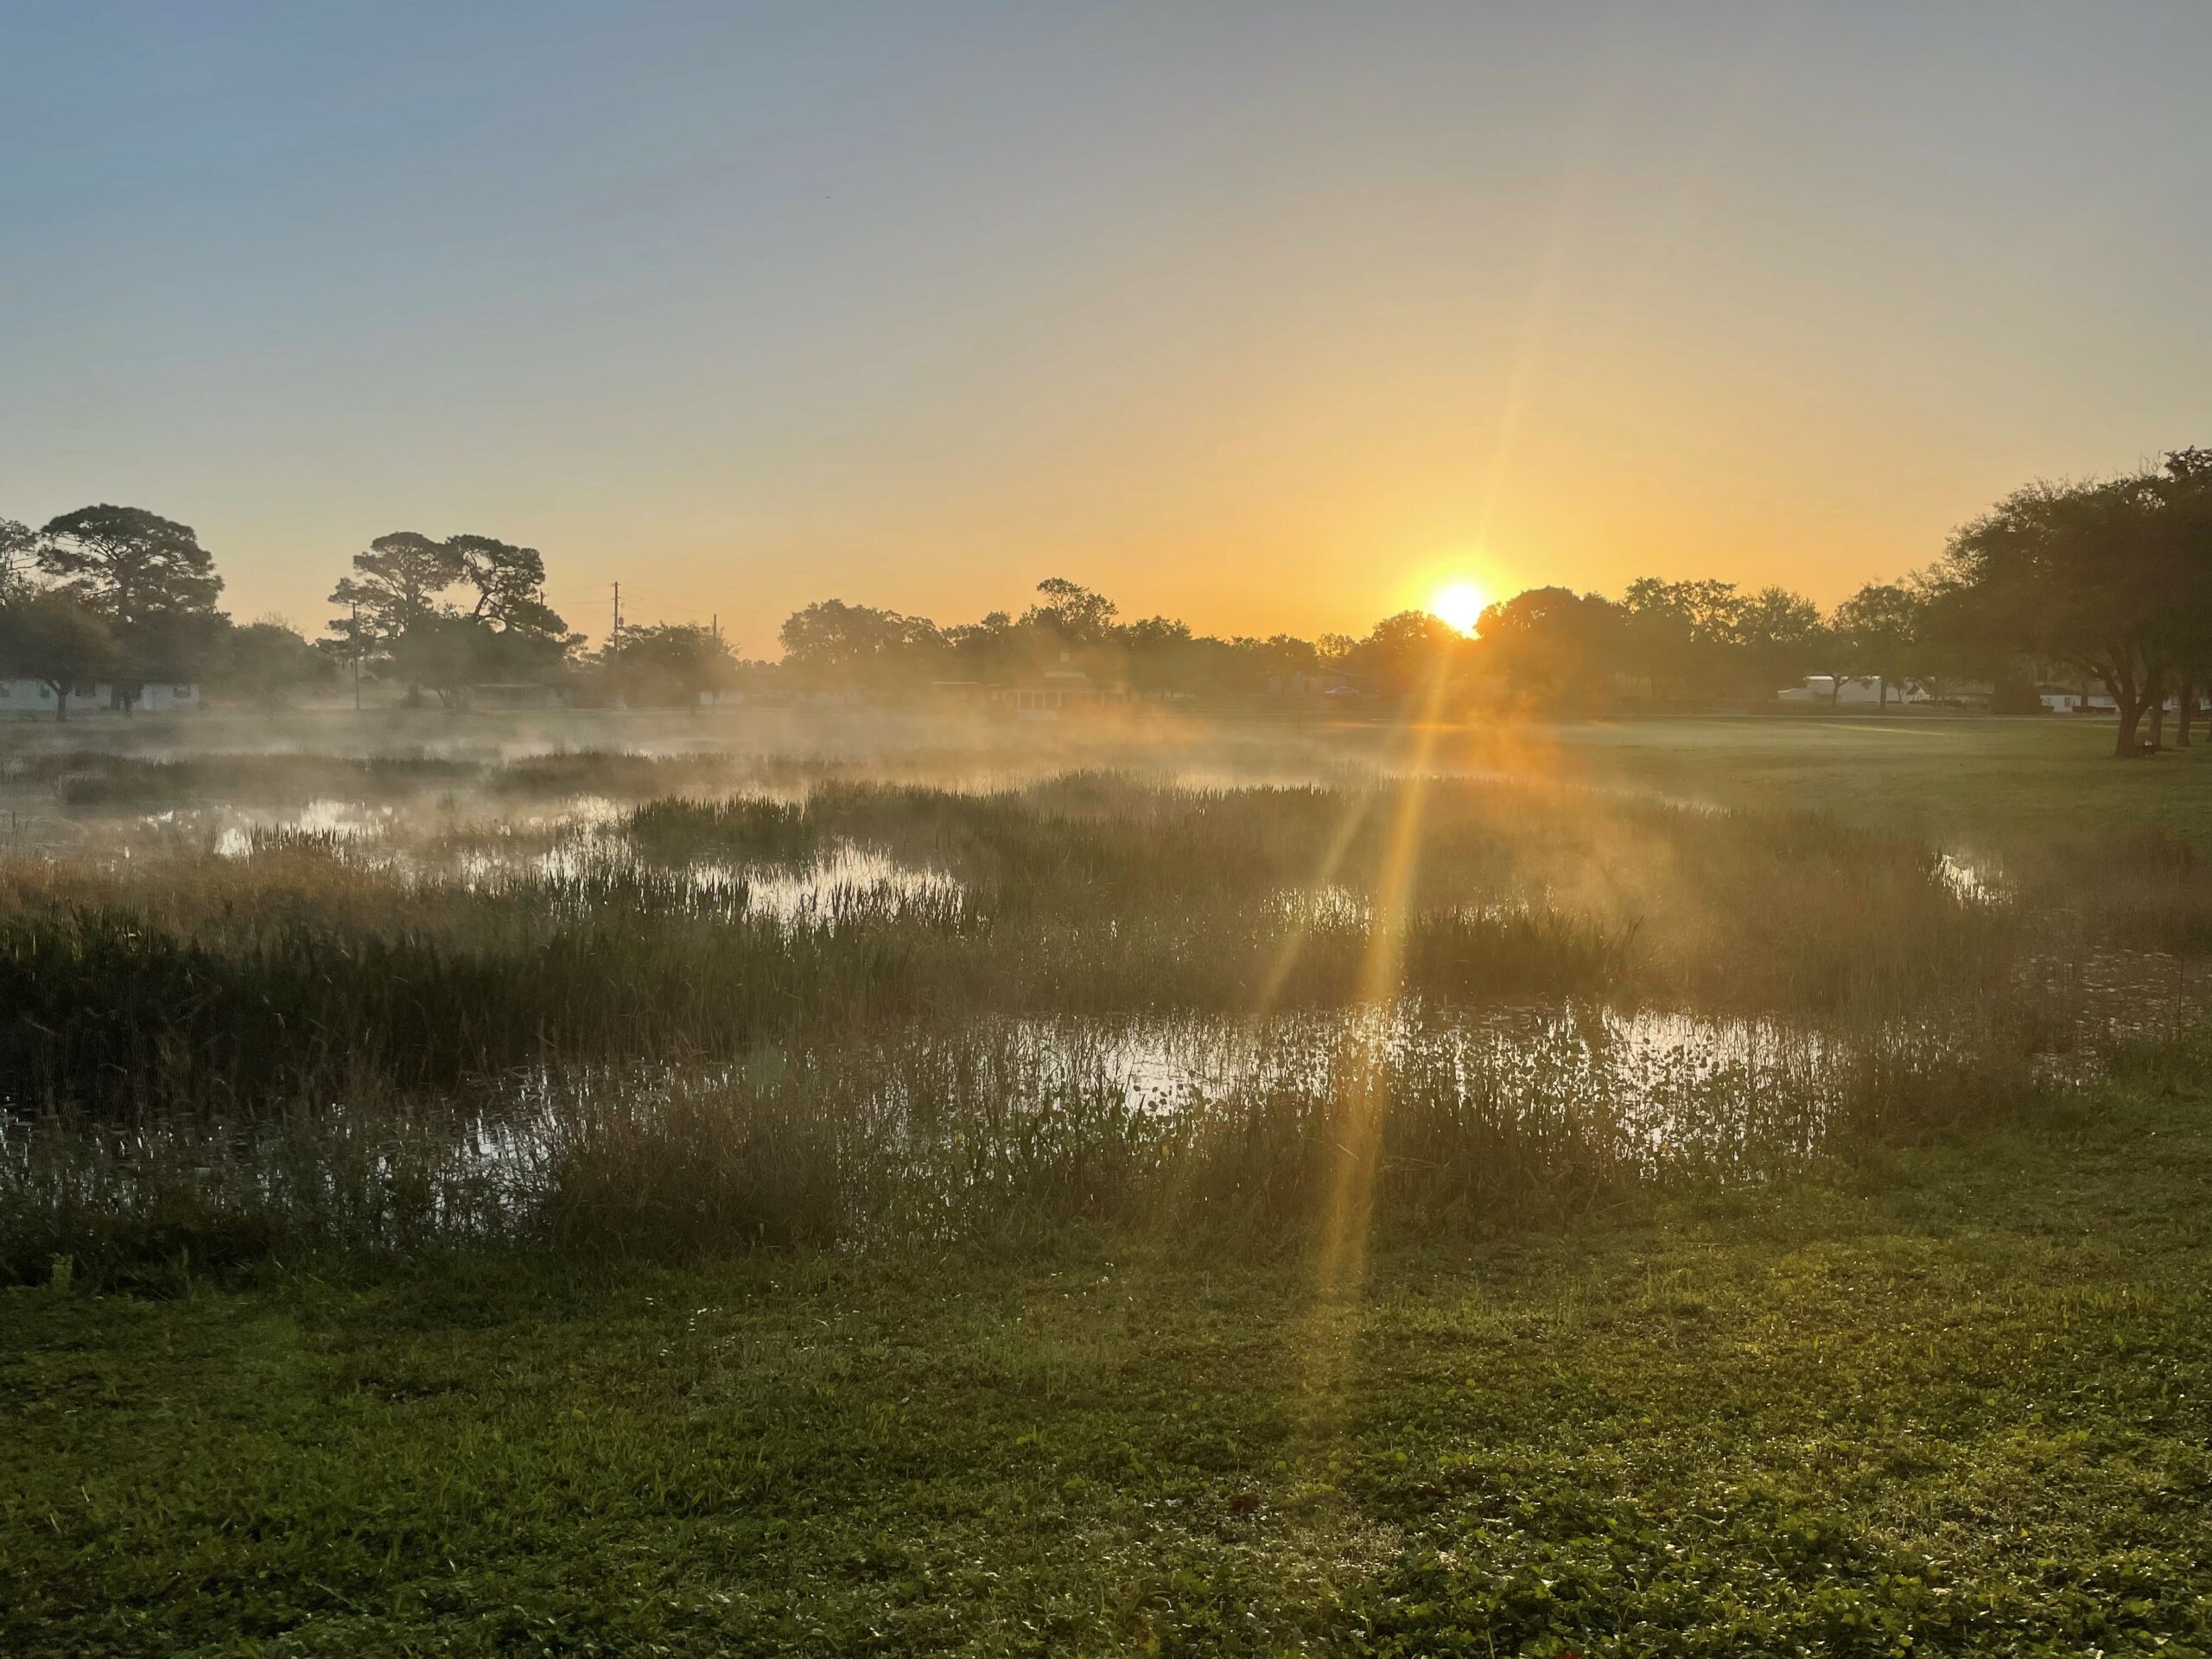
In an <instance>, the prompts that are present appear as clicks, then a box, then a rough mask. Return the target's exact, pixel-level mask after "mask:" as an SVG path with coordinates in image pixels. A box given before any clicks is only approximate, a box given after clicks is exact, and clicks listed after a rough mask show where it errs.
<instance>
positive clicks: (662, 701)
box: [598, 622, 738, 708]
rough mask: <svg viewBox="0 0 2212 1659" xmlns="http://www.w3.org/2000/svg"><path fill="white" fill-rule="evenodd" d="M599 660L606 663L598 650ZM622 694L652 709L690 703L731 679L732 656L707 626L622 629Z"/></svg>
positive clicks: (734, 667)
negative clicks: (703, 693)
mask: <svg viewBox="0 0 2212 1659" xmlns="http://www.w3.org/2000/svg"><path fill="white" fill-rule="evenodd" d="M598 662H599V664H600V665H601V667H602V668H604V667H606V666H607V653H606V652H603V651H602V652H601V653H600V656H599V658H598ZM620 671H621V676H622V685H621V690H622V696H623V700H624V701H625V702H632V703H636V704H639V705H641V706H646V707H653V708H670V707H674V706H677V705H685V704H689V705H694V706H696V704H697V702H698V701H699V697H700V694H701V693H702V692H709V691H720V690H725V689H727V688H728V687H729V686H731V685H733V684H734V683H736V679H737V672H738V664H737V658H736V657H735V655H734V653H733V652H731V650H730V648H729V647H728V645H725V644H724V643H723V642H722V639H721V636H720V635H719V634H717V633H715V631H714V630H713V629H711V628H705V627H701V626H697V625H696V624H694V623H683V622H669V623H661V624H658V625H652V626H645V627H636V628H625V629H623V630H622V649H621V663H620Z"/></svg>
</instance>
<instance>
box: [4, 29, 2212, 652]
mask: <svg viewBox="0 0 2212 1659" xmlns="http://www.w3.org/2000/svg"><path fill="white" fill-rule="evenodd" d="M2209 76H2212V4H2207V3H2206V0H2100V3H2089V0H2079V3H2069V4H2056V3H2038V0H1948V3H1947V0H1913V3H1883V0H1834V3H1813V0H1802V3H1774V0H1769V3H1751V0H1732V3H1719V0H1669V3H1665V4H1648V3H1641V0H1638V3H1618V4H1601V3H1594V0H1592V3H1581V0H1530V3H1524V4H1507V3H1490V4H1485V3H1460V4H1452V5H1446V4H1428V3H1398V0H1365V3H1357V4H1354V3H1349V0H1347V3H1342V4H1335V5H1306V4H1300V3H1294V0H1276V3H1268V4H1258V3H1239V0H1208V3H1204V4H1200V3H1192V0H1183V3H1174V4H1156V3H1143V0H1128V3H1110V4H1109V3H1105V0H1096V3H1090V4H1082V5H1070V4H1058V3H1052V0H1019V3H1005V4H979V3H969V0H928V3H914V0H906V3H895V4H881V5H875V4H843V3H837V0H802V3H793V4H788V5H781V4H779V5H748V4H738V3H730V0H716V3H708V0H696V3H694V0H683V3H653V0H641V3H623V4H615V3H582V0H528V3H503V0H472V3H470V4H468V5H465V6H454V5H452V4H450V3H444V0H439V3H415V0H392V3H383V4H354V3H345V0H317V3H315V4H311V5H301V4H298V3H296V0H280V3H267V4H234V3H220V0H190V3H180V0H160V3H107V0H6V3H4V4H0V518H22V519H26V520H29V521H30V522H32V523H34V524H35V523H37V522H40V521H41V520H43V519H45V518H49V517H51V516H53V515H54V514H57V513H60V512H65V511H67V510H69V509H71V508H73V507H76V506H79V505H86V504H87V503H90V502H94V501H113V502H119V503H124V504H128V505H138V506H144V507H149V508H151V509H153V510H154V511H156V512H161V513H163V514H165V515H167V516H168V517H170V518H178V519H181V520H183V521H184V522H186V523H188V524H192V525H194V527H195V528H196V529H197V530H198V531H199V532H200V538H201V540H202V542H203V543H205V544H206V545H207V546H208V547H209V548H211V549H212V550H213V552H214V553H215V555H216V557H217V560H218V563H219V569H221V570H222V572H223V573H224V575H226V578H227V579H228V582H229V588H228V591H227V593H226V605H227V607H229V608H230V609H231V610H232V613H234V614H236V615H238V616H239V617H240V618H241V619H242V620H243V619H245V618H247V617H251V616H254V615H258V614H262V613H272V612H273V613H281V614H282V615H283V616H285V617H287V618H289V620H292V621H293V622H294V623H295V624H296V626H302V628H304V629H306V630H307V631H308V632H314V631H315V630H317V629H319V628H320V627H321V625H322V623H323V622H324V620H326V619H327V616H328V614H329V607H328V605H327V602H326V595H327V593H328V591H329V589H330V587H331V585H332V584H333V583H334V582H335V581H336V580H337V579H338V578H339V577H340V575H343V574H344V572H345V570H346V564H347V561H348V560H349V559H350V557H351V556H353V554H354V553H355V552H357V551H359V550H361V549H362V548H364V547H365V546H366V544H367V543H368V542H369V541H370V540H371V539H372V537H376V536H378V535H380V534H383V533H385V532H386V531H397V530H414V531H422V532H423V533H426V534H430V535H441V536H442V535H448V534H453V533H455V532H461V531H469V532H475V533H480V534H486V535H493V536H498V537H502V538H503V539H505V540H509V541H515V542H521V543H527V544H530V545H532V546H536V547H537V548H540V549H542V550H543V552H544V555H545V558H546V563H547V567H548V569H549V572H550V582H549V597H550V599H551V600H552V601H553V602H554V603H555V604H556V606H557V607H560V608H561V609H562V610H563V611H564V612H565V613H567V615H568V616H569V620H570V621H571V622H572V623H573V624H575V626H579V627H581V628H583V629H586V630H588V631H589V632H592V633H594V635H596V634H598V633H601V632H604V630H605V627H606V620H607V613H608V609H609V604H610V601H611V597H612V593H611V584H612V583H613V582H616V581H618V580H619V581H620V582H621V583H622V584H623V591H624V594H625V601H626V602H625V607H624V608H625V610H626V613H627V616H628V618H629V619H630V620H632V621H637V622H651V621H661V620H665V621H679V622H680V621H692V620H702V621H703V620H707V619H708V618H709V617H715V618H718V619H719V620H720V623H721V626H722V629H723V632H724V633H725V635H726V636H728V637H729V638H731V639H734V641H735V642H736V643H737V644H738V645H739V647H740V649H741V651H743V652H745V653H746V654H748V655H773V654H774V650H775V646H774V635H775V630H776V627H777V625H778V624H779V622H780V620H782V619H783V617H784V616H785V615H786V614H788V613H790V612H791V610H793V609H795V608H797V607H799V606H801V605H804V604H806V603H808V602H810V601H814V600H818V599H826V598H840V599H843V600H846V601H850V602H855V603H871V604H877V605H883V606H888V607H893V608H895V609H899V610H904V611H907V612H912V613H921V614H925V615H928V616H931V617H934V618H936V619H937V620H939V621H944V622H951V621H959V620H970V619H972V618H974V617H976V616H978V615H981V614H982V613H984V612H986V611H988V610H992V609H996V608H1008V609H1014V610H1019V609H1020V607H1022V606H1023V605H1024V603H1025V602H1026V601H1027V597H1028V594H1029V590H1030V589H1031V588H1033V585H1034V584H1035V583H1036V582H1038V581H1039V580H1040V579H1041V578H1044V577H1046V576H1053V575H1059V576H1066V577H1070V578H1071V579H1073V580H1076V581H1077V582H1084V583H1085V584H1087V585H1089V586H1091V587H1093V588H1098V589H1101V590H1103V591H1104V592H1105V593H1107V594H1109V595H1111V596H1112V597H1114V598H1115V599H1116V601H1119V603H1120V604H1121V606H1122V611H1123V613H1124V614H1125V615H1132V616H1135V615H1148V614H1152V613H1166V614H1169V615H1179V616H1181V617H1183V618H1184V619H1185V620H1188V621H1189V622H1190V623H1192V625H1193V626H1198V627H1199V628H1202V629H1205V630H1209V631H1213V632H1224V633H1260V634H1265V633H1271V632H1277V631H1285V630H1287V631H1289V632H1296V633H1300V634H1305V635H1312V634H1315V633H1319V632H1325V631H1342V632H1353V633H1359V632H1365V630H1366V629H1367V628H1368V627H1369V626H1370V625H1371V624H1372V623H1373V622H1374V621H1375V620H1376V619H1377V618H1379V617H1381V616H1383V615H1385V614H1387V613H1390V612H1393V611H1396V610H1399V609H1402V608H1406V607H1409V606H1413V605H1418V604H1421V603H1424V602H1425V601H1427V598H1428V597H1429V596H1430V595H1431V594H1433V593H1434V591H1435V590H1436V589H1437V588H1439V587H1440V586H1441V585H1443V584H1445V583H1446V582H1452V581H1469V582H1474V583H1476V584H1477V585H1478V587H1480V588H1482V589H1483V590H1484V591H1485V592H1488V593H1493V594H1510V593H1511V592H1514V591H1516V590H1517V589H1519V588H1523V587H1530V586H1538V585H1543V584H1547V583H1553V582H1557V583H1563V584H1565V585H1567V586H1570V587H1573V588H1578V589H1583V588H1597V589H1599V590H1603V591H1607V592H1612V593H1618V591H1619V589H1620V588H1622V587H1623V586H1624V585H1625V584H1626V582H1628V581H1630V579H1632V578H1633V577H1635V576H1637V575H1647V574H1648V575H1662V576H1669V577H1686V576H1717V577H1720V578H1723V579H1726V580H1730V581H1734V582H1741V583H1745V584H1747V585H1751V586H1758V585H1763V584H1765V583H1768V582H1781V583H1783V584H1785V585H1787V586H1790V587H1793V588H1798V589H1800V590H1802V591H1804V592H1806V593H1808V594H1812V595H1813V596H1814V597H1815V598H1817V599H1819V600H1821V601H1823V602H1824V603H1828V602H1833V601H1835V600H1837V599H1840V598H1841V597H1843V596H1844V595H1845V594H1847V593H1849V592H1850V591H1851V590H1852V589H1853V588H1856V587H1857V586H1858V585H1859V584H1860V583H1861V582H1866V581H1870V580H1881V579H1888V578H1891V577H1894V576H1896V575H1899V574H1901V573H1903V572H1904V571H1907V570H1910V569H1914V568H1916V567H1918V566H1921V565H1923V564H1925V563H1928V562H1929V560H1930V559H1931V558H1933V557H1934V556H1936V555H1937V554H1938V553H1939V552H1940V551H1941V550H1942V544H1943V541H1944V537H1945V536H1946V535H1947V533H1948V531H1950V530H1951V529H1952V528H1953V527H1954V526H1955V525H1957V524H1960V523H1961V522H1963V521H1964V520H1966V519H1967V518H1970V517H1972V516H1973V515H1974V513H1975V512H1977V511H1978V510H1980V508H1981V507H1983V506H1984V505H1986V504H1987V503H1989V502H1990V501H1991V500H1993V499H1995V498H1996V497H1997V496H1999V495H2000V494H2002V493H2005V491H2007V490H2009V489H2011V488H2012V487H2013V486H2016V485H2018V484H2019V483H2021V482H2023V481H2024V480H2028V479H2030V478H2033V477H2037V476H2061V475H2076V476H2078V475H2082V474H2094V473H2102V472H2109V471H2112V470H2115V469H2119V468H2123V467H2131V466H2134V465H2137V464H2139V463H2141V462H2143V461H2147V460H2151V459H2152V458H2154V457H2155V456H2156V454H2158V452H2159V451H2161V450H2163V449H2166V448H2174V447H2177V446H2180V445H2183V444H2186V443H2190V442H2212V324H2208V322H2207V319H2206V313H2205V295H2206V289H2205V281H2206V275H2207V273H2208V272H2212V99H2208V98H2206V97H2205V96H2204V94H2203V88H2204V86H2206V85H2207V84H2208V77H2209Z"/></svg>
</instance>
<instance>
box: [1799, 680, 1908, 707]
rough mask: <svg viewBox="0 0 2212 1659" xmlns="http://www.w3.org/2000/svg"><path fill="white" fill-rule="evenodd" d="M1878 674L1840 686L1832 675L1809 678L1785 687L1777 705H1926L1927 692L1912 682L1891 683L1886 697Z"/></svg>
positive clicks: (1898, 681) (1848, 681)
mask: <svg viewBox="0 0 2212 1659" xmlns="http://www.w3.org/2000/svg"><path fill="white" fill-rule="evenodd" d="M1884 689H1885V688H1884V687H1883V684H1882V680H1881V677H1880V676H1879V675H1869V676H1865V677H1859V678H1854V679H1847V680H1846V681H1844V683H1842V685H1841V686H1840V687H1839V686H1838V685H1837V684H1836V681H1835V676H1834V675H1833V674H1812V675H1808V676H1807V677H1806V679H1805V683H1803V684H1802V685H1792V686H1786V687H1784V688H1783V690H1779V691H1777V692H1776V693H1775V694H1774V700H1775V701H1776V702H1825V703H1829V704H1833V705H1836V706H1839V707H1842V708H1851V707H1853V706H1854V705H1858V704H1865V705H1866V706H1868V707H1870V708H1871V707H1874V706H1878V705H1879V704H1880V703H1882V702H1885V701H1890V702H1928V701H1929V696H1928V693H1927V692H1926V691H1924V690H1922V689H1921V688H1920V687H1919V686H1918V685H1916V683H1913V682H1912V681H1910V680H1896V681H1892V682H1891V683H1890V685H1889V686H1888V688H1887V691H1888V696H1887V697H1886V698H1885V696H1884Z"/></svg>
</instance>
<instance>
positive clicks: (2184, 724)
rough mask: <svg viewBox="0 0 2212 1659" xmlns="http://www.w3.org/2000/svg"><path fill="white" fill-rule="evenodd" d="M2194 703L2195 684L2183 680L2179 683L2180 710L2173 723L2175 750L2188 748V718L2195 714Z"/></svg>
mask: <svg viewBox="0 0 2212 1659" xmlns="http://www.w3.org/2000/svg"><path fill="white" fill-rule="evenodd" d="M2194 713H2196V683H2195V682H2193V681H2190V680H2183V682H2182V683H2181V709H2180V711H2179V712H2178V714H2177V715H2176V717H2175V721H2174V747H2176V748H2177V749H2185V748H2187V747H2189V721H2190V715H2192V714H2194Z"/></svg>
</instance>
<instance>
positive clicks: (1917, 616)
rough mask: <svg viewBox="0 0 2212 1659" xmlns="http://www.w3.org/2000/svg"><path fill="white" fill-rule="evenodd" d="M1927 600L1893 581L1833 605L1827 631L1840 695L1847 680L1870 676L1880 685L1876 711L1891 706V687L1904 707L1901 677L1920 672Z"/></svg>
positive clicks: (1872, 584)
mask: <svg viewBox="0 0 2212 1659" xmlns="http://www.w3.org/2000/svg"><path fill="white" fill-rule="evenodd" d="M1927 612H1928V607H1927V602H1926V601H1925V600H1924V599H1923V596H1922V595H1921V594H1918V593H1917V592H1916V591H1914V590H1913V589H1911V588H1905V587H1904V586H1901V585H1900V584H1898V583H1897V582H1868V583H1867V584H1866V586H1865V587H1863V588H1860V589H1859V591H1858V592H1857V593H1855V594H1852V596H1851V597H1850V598H1848V599H1847V600H1845V601H1843V602H1842V603H1841V604H1840V605H1838V606H1837V607H1835V617H1834V621H1833V623H1832V624H1831V626H1830V632H1832V634H1833V635H1834V639H1835V642H1836V645H1837V648H1838V650H1839V651H1840V652H1841V660H1840V662H1839V663H1838V664H1837V667H1838V668H1839V669H1840V672H1839V673H1838V674H1837V675H1836V677H1835V686H1836V695H1837V696H1839V697H1840V696H1841V695H1842V691H1843V682H1844V679H1845V677H1846V676H1849V677H1853V678H1859V677H1865V676H1868V675H1872V676H1874V677H1876V679H1877V681H1878V685H1879V692H1878V696H1879V698H1880V702H1879V705H1878V706H1879V707H1881V708H1882V709H1887V708H1888V707H1889V706H1890V685H1891V682H1893V681H1894V682H1895V683H1897V705H1898V706H1899V707H1900V708H1902V707H1904V678H1905V677H1906V676H1907V675H1908V674H1912V673H1916V672H1917V671H1919V669H1920V667H1921V665H1922V661H1923V654H1924V652H1925V650H1926V645H1927V626H1926V624H1927Z"/></svg>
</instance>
